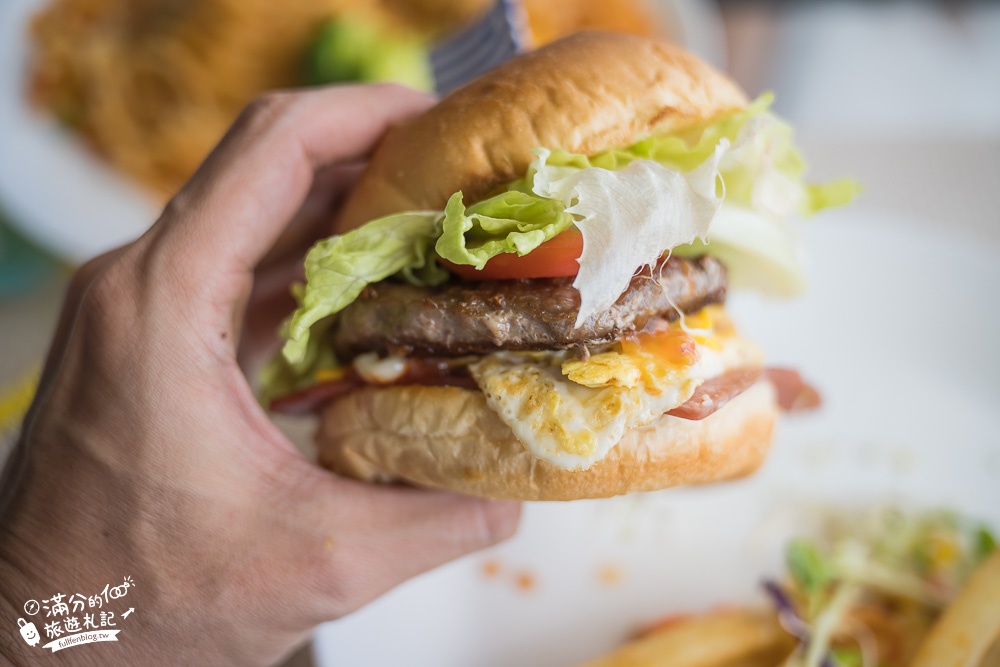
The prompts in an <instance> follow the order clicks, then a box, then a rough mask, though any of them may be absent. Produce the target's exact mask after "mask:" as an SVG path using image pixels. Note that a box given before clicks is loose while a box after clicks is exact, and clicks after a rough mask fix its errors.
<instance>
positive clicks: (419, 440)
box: [317, 381, 778, 500]
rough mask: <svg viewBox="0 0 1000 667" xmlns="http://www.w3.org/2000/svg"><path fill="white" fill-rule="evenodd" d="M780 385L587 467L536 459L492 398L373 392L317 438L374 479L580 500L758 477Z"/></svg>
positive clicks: (364, 393) (663, 423)
mask: <svg viewBox="0 0 1000 667" xmlns="http://www.w3.org/2000/svg"><path fill="white" fill-rule="evenodd" d="M777 412H778V407H777V405H776V400H775V390H774V387H773V386H772V385H771V384H770V383H769V382H767V381H760V382H757V383H756V384H755V385H753V386H752V387H750V388H749V389H748V390H747V391H745V392H743V393H742V394H740V395H739V396H737V397H736V398H734V399H733V400H732V401H730V402H729V404H727V405H726V406H725V407H723V408H722V409H720V410H718V411H717V412H715V413H714V414H712V415H711V416H709V417H707V418H705V419H703V420H700V421H691V420H686V419H680V418H678V417H671V416H666V415H665V416H663V417H661V418H660V419H659V420H657V421H655V422H653V423H652V424H649V425H648V426H644V427H642V428H639V429H635V430H633V431H630V432H629V433H627V434H626V435H625V437H624V438H623V439H622V440H621V442H619V443H618V445H617V446H615V447H614V448H612V449H611V451H610V452H609V453H608V455H607V456H606V457H605V458H603V459H601V460H600V461H598V462H597V463H596V464H594V465H593V466H591V467H590V468H588V469H586V470H564V469H562V468H559V467H557V466H555V465H553V464H551V463H549V462H547V461H544V460H542V459H539V458H536V457H535V456H533V455H532V454H530V453H529V452H528V451H527V450H526V449H525V448H524V446H523V445H522V444H521V442H520V441H518V440H517V438H516V437H515V436H514V434H513V433H512V432H511V430H510V428H509V427H508V426H507V425H506V424H504V423H503V422H502V421H501V420H500V418H499V417H498V416H497V414H496V413H495V412H494V411H493V410H491V409H490V408H489V407H488V406H487V404H486V399H485V397H484V395H483V393H482V392H480V391H474V390H470V389H462V388H458V387H389V388H375V387H366V388H364V389H361V390H358V391H355V392H353V393H351V394H348V395H347V396H345V397H343V398H341V399H339V400H337V401H335V402H333V403H332V404H331V405H329V406H328V407H327V408H326V410H325V411H324V412H323V414H322V420H321V425H320V429H319V432H318V435H317V445H318V447H319V462H320V464H322V465H323V466H325V467H327V468H329V469H331V470H333V471H334V472H336V473H338V474H341V475H345V476H347V477H353V478H355V479H360V480H364V481H376V482H393V481H406V482H410V483H412V484H417V485H420V486H427V487H433V488H441V489H451V490H454V491H459V492H462V493H467V494H472V495H477V496H484V497H487V498H498V499H510V500H577V499H581V498H605V497H609V496H616V495H621V494H625V493H632V492H635V491H652V490H656V489H663V488H666V487H670V486H680V485H690V484H704V483H707V482H716V481H720V480H725V479H732V478H736V477H742V476H744V475H748V474H750V473H752V472H753V471H754V470H756V469H757V468H758V467H759V466H760V464H761V463H762V462H763V460H764V457H765V455H766V454H767V451H768V449H769V448H770V445H771V434H772V431H773V430H774V424H775V421H776V419H777Z"/></svg>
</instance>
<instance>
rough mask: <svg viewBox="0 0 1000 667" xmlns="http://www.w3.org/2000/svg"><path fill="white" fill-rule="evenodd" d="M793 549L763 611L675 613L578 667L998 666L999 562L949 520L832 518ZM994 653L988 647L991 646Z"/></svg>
mask: <svg viewBox="0 0 1000 667" xmlns="http://www.w3.org/2000/svg"><path fill="white" fill-rule="evenodd" d="M822 523H823V526H822V528H821V530H820V532H819V534H818V535H817V536H815V537H809V538H799V539H795V540H793V541H792V542H791V543H790V544H789V545H788V548H787V550H786V567H787V570H788V572H787V574H786V576H785V577H784V579H783V580H781V581H770V580H765V581H764V588H765V590H766V591H767V593H768V596H769V598H770V600H771V603H772V609H771V610H770V611H767V610H765V609H760V608H751V607H726V608H720V609H716V610H714V611H710V612H707V613H702V614H675V615H673V616H669V617H667V618H664V619H662V620H660V621H658V622H656V623H654V624H653V625H651V626H650V627H648V628H646V629H645V630H643V631H642V632H640V633H639V635H638V636H637V637H636V638H635V639H633V640H632V641H630V642H628V643H626V644H625V645H623V646H622V647H621V648H619V649H618V650H616V651H614V652H613V653H611V654H608V655H607V656H604V657H602V658H598V659H596V660H593V661H590V662H588V663H586V665H583V666H582V667H658V666H660V665H670V666H671V667H944V665H967V666H968V667H996V665H997V664H998V663H996V662H990V661H991V660H993V659H994V657H995V656H996V653H995V651H996V647H995V646H994V644H996V643H997V642H998V641H1000V605H997V604H996V601H997V596H998V595H1000V553H998V552H997V551H996V542H995V540H994V537H993V535H992V534H991V533H990V532H989V530H988V529H987V528H985V527H984V526H983V525H982V524H980V523H978V522H976V521H972V520H970V519H968V518H966V517H962V516H959V515H957V514H954V513H951V512H928V513H919V514H906V513H903V512H901V511H899V510H897V509H894V508H878V509H876V510H873V511H870V512H867V513H865V514H862V515H858V514H856V513H848V514H835V515H832V516H831V517H828V518H827V520H826V521H824V522H822ZM991 647H992V648H991Z"/></svg>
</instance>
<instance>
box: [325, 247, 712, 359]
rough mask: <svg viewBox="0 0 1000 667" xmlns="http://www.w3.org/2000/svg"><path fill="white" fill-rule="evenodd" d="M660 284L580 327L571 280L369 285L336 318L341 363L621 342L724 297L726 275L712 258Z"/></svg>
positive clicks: (673, 264) (682, 267) (642, 283)
mask: <svg viewBox="0 0 1000 667" xmlns="http://www.w3.org/2000/svg"><path fill="white" fill-rule="evenodd" d="M655 274H656V275H657V276H658V277H657V278H655V279H654V278H650V277H649V276H648V275H645V276H642V275H640V276H636V277H635V278H633V279H632V283H631V284H630V285H629V288H628V290H626V292H625V293H624V294H622V296H621V297H620V298H619V299H618V301H617V302H616V303H615V304H614V305H613V306H611V307H610V308H608V309H607V310H606V311H604V312H602V313H597V314H596V315H593V316H591V317H590V318H588V319H587V321H586V322H584V323H583V324H582V325H581V326H580V327H579V328H576V327H574V324H575V323H576V316H577V312H578V311H579V309H580V293H579V292H577V291H576V289H575V288H574V287H573V285H572V283H573V279H572V278H540V279H533V280H494V281H484V282H466V281H457V280H456V281H451V282H447V283H445V284H443V285H438V286H436V287H416V286H413V285H407V284H403V283H396V282H388V281H386V282H381V283H378V284H375V285H371V286H369V287H367V288H366V289H365V291H364V292H362V294H361V296H360V297H359V298H358V299H357V300H356V301H355V302H354V303H352V304H351V305H350V306H348V307H347V308H345V309H344V310H343V311H341V312H340V313H339V314H338V315H337V321H336V322H335V323H334V326H333V329H332V333H331V335H332V337H333V338H332V343H333V349H334V352H335V353H336V354H337V358H338V359H340V360H341V361H348V360H350V359H353V358H354V357H355V356H357V355H358V354H361V353H362V352H379V353H390V354H393V353H394V354H413V355H417V356H461V355H466V354H488V353H490V352H496V351H498V350H554V349H566V348H572V347H579V346H585V345H597V344H601V343H607V342H611V341H615V340H619V339H621V338H622V337H623V336H624V335H626V334H628V333H629V332H632V331H637V330H640V329H642V328H643V327H644V326H646V323H647V322H648V321H649V320H651V319H653V318H665V319H668V320H673V319H676V318H677V316H678V315H677V311H676V310H675V308H674V306H676V307H677V308H680V309H681V310H682V311H684V312H688V313H690V312H694V311H696V310H698V309H699V308H701V307H703V306H706V305H708V304H710V303H720V302H722V301H723V300H724V299H725V296H726V270H725V268H724V267H723V266H722V264H720V263H719V262H718V261H717V260H715V259H712V258H711V257H707V256H704V257H699V258H697V259H690V260H689V259H681V258H679V257H674V258H671V259H670V260H669V261H667V262H666V263H665V264H664V265H663V266H662V267H661V269H660V270H658V271H657V272H655Z"/></svg>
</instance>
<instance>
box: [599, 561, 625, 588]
mask: <svg viewBox="0 0 1000 667" xmlns="http://www.w3.org/2000/svg"><path fill="white" fill-rule="evenodd" d="M624 578H625V573H624V572H622V569H621V568H620V567H618V566H617V565H614V564H608V565H604V566H602V567H601V568H600V569H599V570H598V571H597V580H598V581H599V582H600V583H601V584H603V585H604V586H616V585H618V584H620V583H621V581H622V579H624Z"/></svg>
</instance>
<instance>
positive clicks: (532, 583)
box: [514, 572, 538, 593]
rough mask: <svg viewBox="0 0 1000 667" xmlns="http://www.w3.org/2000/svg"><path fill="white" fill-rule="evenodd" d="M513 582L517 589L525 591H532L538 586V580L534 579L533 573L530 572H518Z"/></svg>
mask: <svg viewBox="0 0 1000 667" xmlns="http://www.w3.org/2000/svg"><path fill="white" fill-rule="evenodd" d="M514 584H515V585H516V586H517V588H518V590H521V591H524V592H525V593H527V592H530V591H533V590H535V589H536V588H537V587H538V581H537V580H536V579H535V575H534V574H532V573H531V572H518V574H517V577H515V579H514Z"/></svg>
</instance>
